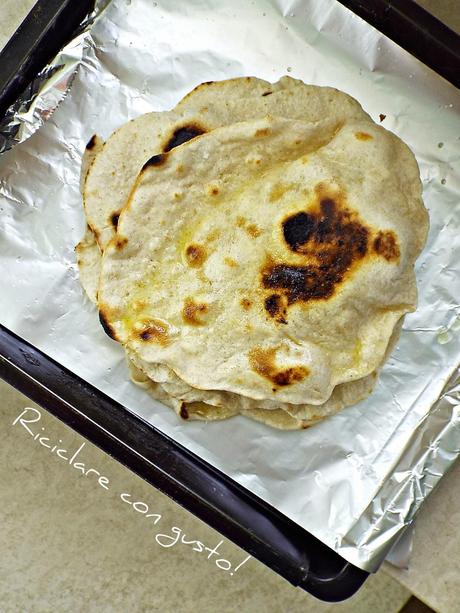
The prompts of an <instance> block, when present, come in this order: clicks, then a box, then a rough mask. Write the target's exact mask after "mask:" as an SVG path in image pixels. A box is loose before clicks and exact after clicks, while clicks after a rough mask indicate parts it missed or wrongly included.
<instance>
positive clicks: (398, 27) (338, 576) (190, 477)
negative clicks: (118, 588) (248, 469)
mask: <svg viewBox="0 0 460 613" xmlns="http://www.w3.org/2000/svg"><path fill="white" fill-rule="evenodd" d="M342 4H344V5H345V6H347V7H348V8H350V9H351V10H353V11H354V12H355V13H356V14H358V15H360V16H361V17H363V18H364V19H366V21H368V22H369V23H371V25H373V26H375V27H377V28H378V29H379V30H380V31H382V32H383V33H384V34H386V35H387V36H388V37H389V38H392V39H393V40H394V41H395V42H397V43H398V44H400V45H401V46H403V47H404V48H405V49H406V50H407V51H409V52H411V53H412V54H413V55H415V56H416V57H418V58H419V59H421V60H422V61H424V62H425V63H426V64H427V65H429V66H430V67H431V68H432V69H434V70H436V71H437V72H438V73H439V74H440V75H442V76H444V77H445V78H446V79H448V80H450V81H451V82H452V83H453V84H454V85H456V86H460V42H459V37H458V36H457V35H456V34H455V33H454V32H452V31H451V30H449V29H448V28H447V27H446V26H444V25H443V24H442V23H441V22H439V21H438V20H436V19H435V18H434V17H432V16H431V15H430V14H429V13H427V12H426V11H424V10H423V9H421V8H420V7H418V6H417V5H416V4H415V3H413V2H411V1H409V0H404V1H402V0H398V1H393V2H389V1H386V0H374V1H372V2H366V3H364V2H355V1H347V0H344V1H343V2H342ZM91 5H92V2H91V1H87V0H85V1H84V2H83V1H81V0H80V1H74V0H64V1H62V0H60V1H59V0H40V1H39V2H38V3H37V4H36V5H35V7H34V9H33V10H32V12H31V13H30V14H29V16H28V17H27V18H26V20H25V21H24V22H23V24H21V26H20V28H19V29H18V31H17V32H16V34H15V35H14V37H13V38H12V39H11V41H10V42H9V43H8V45H7V46H6V47H5V49H4V51H3V52H2V53H1V54H0V66H1V73H0V117H1V116H2V114H4V113H5V111H6V109H7V108H8V106H9V105H10V104H11V103H13V102H14V101H15V100H16V99H17V97H18V96H19V95H20V93H21V92H22V90H23V89H24V87H25V85H27V83H28V82H29V81H30V80H31V79H33V77H34V76H35V75H36V74H37V73H38V72H39V71H40V70H41V68H42V67H43V66H44V64H45V63H46V62H47V60H48V59H50V58H51V57H53V56H54V54H55V53H56V52H57V51H58V50H59V49H60V48H61V47H62V46H63V44H65V42H66V41H67V39H68V38H70V37H71V34H72V32H73V30H74V29H75V28H76V27H77V26H78V24H79V23H80V22H81V20H82V19H83V17H84V16H85V14H86V13H87V12H88V11H89V10H90V9H91ZM0 376H1V377H3V378H4V379H5V380H6V381H8V382H9V383H10V384H11V385H13V386H15V387H16V388H17V389H19V390H20V391H22V392H23V393H25V394H26V395H27V396H28V397H30V398H31V399H33V400H35V401H36V402H37V403H39V404H40V405H42V406H43V407H44V408H45V409H46V410H48V411H49V412H51V413H53V414H54V415H55V416H57V417H58V418H60V419H61V420H62V421H64V422H65V423H67V424H68V425H69V426H71V427H72V428H73V429H74V430H76V431H77V432H79V433H80V434H82V435H83V436H85V437H86V438H87V439H88V440H90V441H92V442H93V443H95V444H96V445H98V446H99V447H100V448H101V449H103V450H104V451H106V452H107V453H109V454H110V455H112V456H113V457H115V458H116V459H117V460H119V461H120V462H122V463H123V464H125V465H126V466H128V467H129V468H130V469H131V470H133V471H134V472H136V473H137V474H138V475H140V476H141V477H143V478H144V479H145V480H146V481H148V482H149V483H151V484H152V485H154V486H155V487H157V488H158V489H160V490H161V491H163V492H164V493H166V494H167V495H169V496H170V497H171V498H172V499H174V500H175V501H176V502H178V503H179V504H182V505H183V506H184V507H185V508H187V509H188V510H190V511H191V512H193V513H194V514H195V515H197V516H198V517H199V518H200V519H202V520H203V521H205V522H207V523H208V524H209V525H210V526H212V527H213V528H215V529H217V530H219V531H220V532H221V533H222V534H223V535H224V536H226V537H227V538H229V539H230V540H232V541H234V542H235V543H236V544H238V545H239V546H240V547H242V548H243V549H245V550H246V551H248V553H250V554H251V555H253V556H254V557H256V558H257V559H259V560H260V561H261V562H263V563H264V564H266V565H267V566H269V567H270V568H272V569H273V570H274V571H275V572H277V573H278V574H280V575H281V576H283V577H284V578H286V579H287V580H288V581H290V582H291V583H292V584H293V585H296V586H299V587H301V588H303V589H305V590H306V591H308V592H310V593H311V594H313V595H314V596H316V597H317V598H320V599H323V600H328V601H338V600H343V599H345V598H347V597H349V596H351V595H352V594H353V593H354V592H355V591H356V590H357V589H359V587H360V586H361V585H362V583H363V582H364V581H365V579H366V577H367V576H368V574H367V573H366V572H365V571H363V570H361V569H359V568H357V567H355V566H353V565H352V564H350V563H349V562H347V561H346V560H344V559H343V558H341V557H340V556H339V555H338V554H337V553H335V552H334V551H333V550H332V549H329V548H328V547H327V546H326V545H324V544H323V543H321V542H320V541H319V540H318V539H316V538H315V537H313V536H312V535H311V534H309V533H308V532H307V531H305V530H304V529H302V528H300V527H299V526H298V525H297V524H295V523H294V522H292V521H291V520H289V519H288V518H286V517H285V516H284V515H282V514H281V513H279V512H278V511H277V510H276V509H274V508H273V507H271V506H269V505H267V504H266V503H265V502H263V501H262V500H261V499H259V498H257V497H256V496H254V495H253V494H251V493H250V492H249V491H248V490H246V489H245V488H243V487H241V486H239V485H238V484H236V483H235V482H234V481H233V480H232V479H229V478H228V477H226V476H225V475H224V474H222V473H221V472H220V471H218V470H216V469H215V468H213V467H212V466H210V465H209V464H207V463H206V462H204V461H203V460H201V459H200V458H198V457H197V456H196V455H194V454H192V453H191V452H189V451H187V450H186V449H185V448H184V447H183V446H181V445H179V444H178V443H176V442H175V441H173V440H172V439H170V438H169V437H167V436H166V435H164V434H162V433H161V432H160V431H159V430H157V429H155V428H154V427H152V426H151V425H149V424H147V423H145V422H143V421H142V420H141V419H139V418H138V417H135V416H134V415H133V414H132V413H129V412H128V411H127V410H125V409H124V407H123V406H122V405H120V404H119V403H117V402H115V401H114V400H112V399H111V398H109V397H108V396H106V395H105V394H103V393H102V392H100V391H98V390H97V389H96V388H94V387H93V386H91V385H89V384H88V383H87V382H85V381H83V380H82V379H81V378H79V377H77V376H76V375H75V374H73V373H72V372H70V371H69V370H67V369H65V368H63V367H62V366H60V365H59V364H58V363H57V362H55V361H54V360H52V359H50V358H48V357H47V356H45V355H44V354H43V353H42V352H41V351H39V350H38V349H36V348H34V347H32V346H31V345H30V344H28V343H27V342H25V341H24V340H23V339H21V338H19V337H18V336H16V335H15V334H13V333H12V332H10V331H8V330H7V329H5V328H4V327H2V326H1V327H0Z"/></svg>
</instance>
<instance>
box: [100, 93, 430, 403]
mask: <svg viewBox="0 0 460 613" xmlns="http://www.w3.org/2000/svg"><path fill="white" fill-rule="evenodd" d="M273 95H275V94H273ZM420 194H421V186H420V179H419V173H418V167H417V164H416V162H415V159H414V157H413V155H412V154H411V152H410V150H409V149H408V148H407V147H406V146H405V145H404V144H403V143H402V142H401V141H400V140H399V139H398V138H396V137H395V136H394V135H392V134H391V133H389V132H387V131H385V130H384V129H383V128H381V127H379V126H376V125H375V124H372V123H371V122H370V121H369V120H361V121H345V122H342V121H341V122H340V124H337V122H334V121H332V120H331V121H327V120H326V121H323V122H319V123H316V124H305V123H302V122H295V121H289V120H284V119H279V118H266V119H264V120H260V121H254V122H243V123H240V124H233V125H231V126H228V127H224V128H220V129H216V130H214V131H213V132H211V133H207V134H204V135H202V136H200V137H197V138H195V139H194V140H192V141H190V142H188V143H186V144H184V145H182V146H181V147H179V148H177V149H174V150H172V151H170V152H169V153H167V154H163V155H160V156H155V157H154V158H153V159H152V160H150V163H148V164H146V165H145V166H144V169H143V171H142V173H141V175H140V176H139V178H138V180H137V183H136V186H135V189H134V191H133V192H132V195H131V198H130V201H129V203H128V205H127V206H126V207H125V209H124V210H123V212H122V214H121V216H120V219H119V223H118V235H117V237H116V238H115V239H114V240H113V241H112V242H111V243H110V244H109V245H108V246H107V248H106V250H105V253H104V258H103V267H102V274H101V282H100V286H99V306H100V313H101V318H102V321H103V323H104V326H105V328H106V330H107V331H108V332H109V333H110V334H111V335H112V337H114V338H116V339H117V340H119V341H120V342H122V343H123V344H124V345H126V346H127V347H129V348H130V349H132V350H133V351H134V352H135V353H136V354H137V355H139V357H140V358H141V359H142V361H143V364H144V367H145V365H148V367H149V368H151V370H152V373H151V372H150V370H146V369H145V368H144V372H146V373H147V374H148V376H149V377H151V378H153V379H155V371H156V368H157V367H158V365H161V366H162V367H163V366H166V367H168V368H169V369H171V370H172V371H173V372H174V373H175V374H176V375H177V376H178V377H179V378H180V379H182V380H183V381H185V382H186V383H187V384H188V385H189V386H191V387H193V388H196V389H204V390H221V391H225V392H230V393H233V394H236V395H240V396H242V397H248V398H253V399H254V400H256V401H265V400H272V401H274V402H278V403H289V404H294V405H295V404H297V405H301V404H305V403H308V404H312V405H321V404H324V403H325V402H326V401H327V400H328V398H329V397H330V396H331V394H332V391H333V390H334V388H335V386H337V385H340V384H342V383H346V382H349V381H356V380H359V379H361V378H363V377H366V376H368V375H370V374H371V373H372V372H374V371H375V369H376V368H377V367H378V365H379V364H380V363H381V361H382V359H383V356H384V354H385V351H386V348H387V346H388V342H389V339H390V337H391V334H392V331H393V328H394V326H395V324H396V322H397V321H398V320H399V319H400V317H401V316H402V315H403V314H404V313H406V312H408V311H410V310H413V309H414V308H415V300H416V289H415V279H414V273H413V263H414V261H415V258H416V257H417V255H418V253H419V252H420V250H421V248H422V246H423V244H424V241H425V238H426V232H427V214H426V210H425V209H424V207H423V203H422V200H421V196H420ZM191 220H192V222H191ZM318 250H320V251H321V254H322V255H321V256H318V255H317V253H318ZM337 262H338V264H339V268H338V269H337V267H336V265H337ZM235 268H237V271H235Z"/></svg>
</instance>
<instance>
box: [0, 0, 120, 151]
mask: <svg viewBox="0 0 460 613" xmlns="http://www.w3.org/2000/svg"><path fill="white" fill-rule="evenodd" d="M110 2H111V0H98V1H96V5H95V8H94V10H93V11H92V12H91V13H90V14H89V15H88V17H86V19H85V20H84V21H83V22H82V23H81V24H80V26H79V27H78V28H77V31H76V33H75V36H74V37H73V38H72V40H71V41H70V42H68V43H67V45H65V47H63V49H62V50H61V51H60V52H59V53H58V54H57V55H56V56H55V57H54V59H53V60H52V61H51V62H50V63H49V64H47V65H46V66H45V67H44V68H43V69H42V70H41V71H40V72H39V73H38V74H37V76H36V77H35V78H34V79H33V80H32V81H31V82H30V83H29V85H28V86H27V87H26V88H25V90H24V91H23V92H22V94H21V95H20V96H19V98H18V99H17V100H16V101H15V102H14V103H13V104H12V105H11V106H10V107H9V108H8V110H7V112H6V114H5V116H4V117H3V118H1V119H0V155H1V154H2V153H5V152H6V151H8V150H10V149H12V148H13V147H14V146H15V145H17V144H18V143H23V142H24V141H26V140H27V139H28V138H29V137H30V136H32V134H34V133H35V132H36V131H37V130H38V129H39V128H40V126H42V125H43V123H44V122H45V121H47V120H48V119H49V118H50V117H51V115H52V114H53V113H54V111H55V110H56V109H57V107H58V106H59V104H60V103H61V102H62V100H64V98H65V97H66V96H67V94H68V92H69V90H70V88H71V87H72V83H73V79H74V77H75V74H76V72H77V69H78V66H79V65H80V62H81V61H82V59H83V56H84V50H85V47H86V45H87V44H90V38H91V34H90V33H91V29H92V27H93V25H94V24H95V22H96V20H97V19H99V17H100V16H101V15H102V14H103V12H104V11H105V9H106V8H107V7H108V5H109V4H110Z"/></svg>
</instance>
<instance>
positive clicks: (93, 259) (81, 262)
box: [75, 134, 104, 304]
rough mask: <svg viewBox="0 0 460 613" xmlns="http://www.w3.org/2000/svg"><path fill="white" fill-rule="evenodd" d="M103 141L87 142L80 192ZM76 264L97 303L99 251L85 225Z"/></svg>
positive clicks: (85, 285) (99, 267)
mask: <svg viewBox="0 0 460 613" xmlns="http://www.w3.org/2000/svg"><path fill="white" fill-rule="evenodd" d="M103 146H104V141H103V140H102V138H100V137H99V136H98V135H97V134H94V135H93V136H92V137H91V139H90V140H89V141H88V143H87V145H86V147H85V151H84V153H83V157H82V162H81V171H80V192H81V193H82V195H83V190H84V186H85V182H86V176H87V174H88V171H89V169H90V167H91V164H92V163H93V161H94V159H95V158H96V155H97V154H98V153H99V152H100V151H101V150H102V148H103ZM75 252H76V254H77V264H78V268H79V271H80V282H81V284H82V286H83V289H84V290H85V292H86V294H87V296H88V298H89V299H90V300H91V302H94V304H96V302H97V285H98V282H99V273H100V269H101V251H100V249H99V246H98V244H97V242H96V239H95V236H94V233H93V231H92V230H91V228H90V227H89V226H88V225H87V226H86V230H85V234H84V236H83V238H82V240H81V241H80V242H79V243H78V245H77V246H76V247H75Z"/></svg>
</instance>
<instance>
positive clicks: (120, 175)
mask: <svg viewBox="0 0 460 613" xmlns="http://www.w3.org/2000/svg"><path fill="white" fill-rule="evenodd" d="M267 114H270V115H279V116H282V117H287V118H291V119H301V120H303V121H307V122H308V121H312V122H316V121H320V120H322V119H327V118H330V117H332V118H333V119H334V121H336V122H337V123H339V122H340V121H342V120H347V119H353V118H354V119H363V118H368V115H367V114H366V113H365V112H364V111H363V109H362V108H361V106H360V105H359V103H358V102H357V101H356V100H354V99H353V98H351V97H350V96H348V95H347V94H345V93H343V92H340V91H338V90H336V89H333V88H330V87H318V86H314V85H306V84H305V83H303V82H302V81H299V80H296V79H292V78H291V77H283V78H282V79H280V80H279V81H278V82H277V83H275V84H271V83H268V82H267V81H263V80H261V79H257V78H254V77H242V78H238V79H229V80H226V81H220V82H219V81H214V82H210V83H205V84H202V85H200V86H198V87H197V88H195V89H194V90H193V91H192V92H190V93H189V94H188V95H187V96H185V98H184V99H183V100H182V101H181V102H179V104H178V105H177V107H176V108H175V109H174V110H172V111H168V112H153V113H148V114H146V115H141V116H140V117H137V118H136V119H133V120H131V121H129V122H128V123H126V124H124V125H123V126H121V127H120V128H119V129H118V130H116V131H115V132H114V133H113V134H112V135H111V137H110V138H109V139H108V140H107V142H106V143H105V144H104V147H103V148H102V150H101V151H100V153H99V154H98V155H97V156H96V158H95V160H94V161H93V163H92V165H91V168H90V171H89V173H88V175H87V178H86V181H85V187H84V207H85V212H86V217H87V221H88V224H89V226H90V227H91V228H92V230H93V231H94V233H95V236H96V240H97V241H98V244H99V246H100V248H101V249H102V250H104V248H105V246H106V244H107V243H108V241H109V240H111V239H112V238H113V236H114V235H115V232H116V227H117V223H118V218H119V215H120V212H121V210H122V208H123V206H124V204H125V202H126V200H127V198H128V196H129V193H130V191H131V188H132V186H133V184H134V181H135V179H136V177H137V174H138V173H139V172H140V170H141V168H142V166H143V164H144V163H145V162H146V161H147V160H148V159H149V158H150V157H152V156H153V155H155V154H158V153H163V152H167V151H169V150H171V149H172V148H174V147H175V146H178V145H180V144H181V143H183V142H186V141H187V140H190V139H191V138H193V137H196V136H198V135H200V134H202V133H206V132H209V131H211V130H212V129H214V128H217V127H221V126H224V125H229V124H231V123H235V122H239V121H245V120H249V119H258V118H260V117H263V116H265V115H267Z"/></svg>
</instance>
